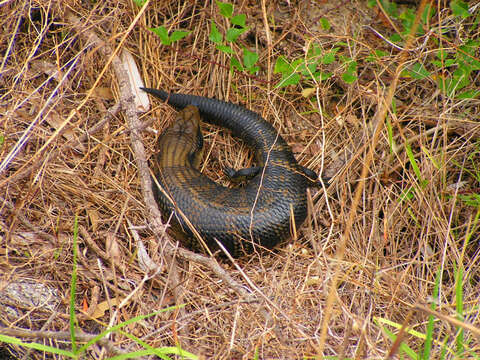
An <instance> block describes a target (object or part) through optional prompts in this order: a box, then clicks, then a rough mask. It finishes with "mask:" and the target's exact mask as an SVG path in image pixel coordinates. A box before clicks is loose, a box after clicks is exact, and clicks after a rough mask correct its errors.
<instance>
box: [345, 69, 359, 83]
mask: <svg viewBox="0 0 480 360" xmlns="http://www.w3.org/2000/svg"><path fill="white" fill-rule="evenodd" d="M342 79H343V81H345V82H346V83H347V84H352V83H354V82H355V81H356V80H357V76H356V75H355V74H354V73H352V72H350V71H347V72H344V73H343V74H342Z"/></svg>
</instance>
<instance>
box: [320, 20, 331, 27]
mask: <svg viewBox="0 0 480 360" xmlns="http://www.w3.org/2000/svg"><path fill="white" fill-rule="evenodd" d="M320 26H321V27H322V29H323V30H330V28H331V27H332V25H330V22H329V21H328V20H327V19H325V18H320Z"/></svg>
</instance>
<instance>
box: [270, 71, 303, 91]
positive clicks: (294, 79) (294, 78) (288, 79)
mask: <svg viewBox="0 0 480 360" xmlns="http://www.w3.org/2000/svg"><path fill="white" fill-rule="evenodd" d="M299 82H300V74H296V73H295V72H292V73H290V74H284V76H282V80H280V82H279V83H278V84H277V85H276V86H275V88H281V87H285V86H288V85H296V84H298V83H299Z"/></svg>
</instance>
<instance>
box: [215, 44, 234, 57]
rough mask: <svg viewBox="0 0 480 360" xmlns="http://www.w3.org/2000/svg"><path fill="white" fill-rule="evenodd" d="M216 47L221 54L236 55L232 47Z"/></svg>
mask: <svg viewBox="0 0 480 360" xmlns="http://www.w3.org/2000/svg"><path fill="white" fill-rule="evenodd" d="M215 47H216V48H217V49H218V50H220V51H221V52H224V53H225V54H231V55H233V54H235V51H233V49H232V48H231V47H230V46H226V45H217V46H215Z"/></svg>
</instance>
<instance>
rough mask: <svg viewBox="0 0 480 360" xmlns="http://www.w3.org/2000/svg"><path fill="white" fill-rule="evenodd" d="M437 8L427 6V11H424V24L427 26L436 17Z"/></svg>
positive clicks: (430, 5)
mask: <svg viewBox="0 0 480 360" xmlns="http://www.w3.org/2000/svg"><path fill="white" fill-rule="evenodd" d="M435 13H436V12H435V8H434V7H433V6H432V4H428V3H427V4H426V5H425V9H423V14H422V22H423V23H424V24H426V23H427V22H428V20H430V19H431V18H432V17H433V16H434V15H435Z"/></svg>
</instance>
